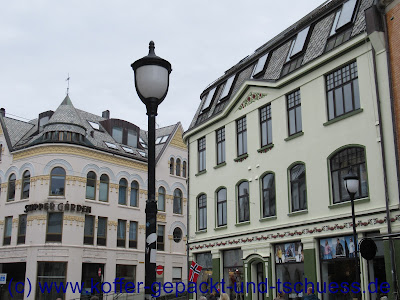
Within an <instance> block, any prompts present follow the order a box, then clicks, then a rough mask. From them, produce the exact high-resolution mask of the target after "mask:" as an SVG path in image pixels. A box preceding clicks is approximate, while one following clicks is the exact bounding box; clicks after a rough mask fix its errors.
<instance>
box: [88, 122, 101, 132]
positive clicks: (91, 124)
mask: <svg viewBox="0 0 400 300" xmlns="http://www.w3.org/2000/svg"><path fill="white" fill-rule="evenodd" d="M88 123H89V124H90V126H92V128H93V129H96V130H100V125H99V123H96V122H92V121H88Z"/></svg>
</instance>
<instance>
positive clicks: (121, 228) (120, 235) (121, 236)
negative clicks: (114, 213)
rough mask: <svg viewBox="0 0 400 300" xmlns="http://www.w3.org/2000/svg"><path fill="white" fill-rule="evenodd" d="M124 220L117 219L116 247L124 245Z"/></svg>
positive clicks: (123, 246)
mask: <svg viewBox="0 0 400 300" xmlns="http://www.w3.org/2000/svg"><path fill="white" fill-rule="evenodd" d="M125 241H126V221H125V220H118V228H117V247H122V248H125V247H126V242H125Z"/></svg>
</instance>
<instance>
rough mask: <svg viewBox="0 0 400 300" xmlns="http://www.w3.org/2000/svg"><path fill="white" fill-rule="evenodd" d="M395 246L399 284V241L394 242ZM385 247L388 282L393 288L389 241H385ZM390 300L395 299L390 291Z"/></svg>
mask: <svg viewBox="0 0 400 300" xmlns="http://www.w3.org/2000/svg"><path fill="white" fill-rule="evenodd" d="M393 244H394V253H395V254H394V257H395V261H396V271H397V282H399V275H400V274H399V271H400V241H399V240H393ZM383 247H384V251H385V269H386V281H387V282H388V283H389V284H390V286H391V287H392V286H393V282H392V263H391V261H390V250H389V249H390V248H389V241H387V240H386V241H384V242H383ZM389 299H393V290H392V289H390V292H389Z"/></svg>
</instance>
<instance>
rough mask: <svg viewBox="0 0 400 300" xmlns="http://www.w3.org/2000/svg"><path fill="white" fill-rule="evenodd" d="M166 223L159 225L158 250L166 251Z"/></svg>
mask: <svg viewBox="0 0 400 300" xmlns="http://www.w3.org/2000/svg"><path fill="white" fill-rule="evenodd" d="M164 232H165V226H164V225H157V250H159V251H164Z"/></svg>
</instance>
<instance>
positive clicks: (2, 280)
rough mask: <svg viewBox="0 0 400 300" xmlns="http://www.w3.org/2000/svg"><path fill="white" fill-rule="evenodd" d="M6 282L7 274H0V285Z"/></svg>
mask: <svg viewBox="0 0 400 300" xmlns="http://www.w3.org/2000/svg"><path fill="white" fill-rule="evenodd" d="M6 282H7V273H0V284H6Z"/></svg>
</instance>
